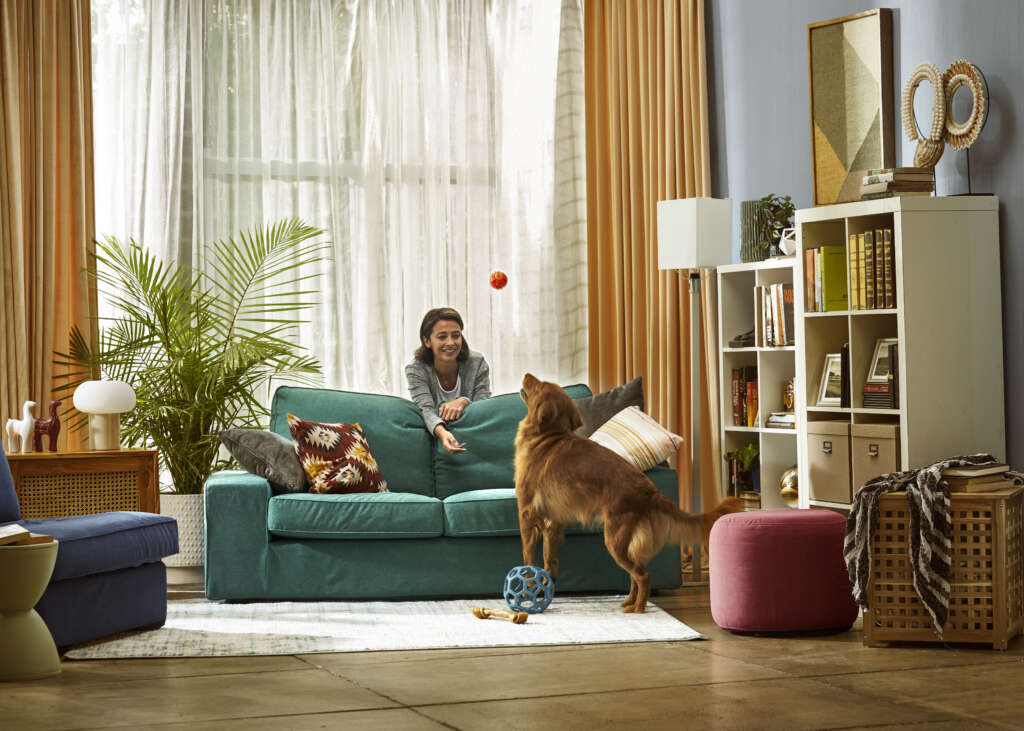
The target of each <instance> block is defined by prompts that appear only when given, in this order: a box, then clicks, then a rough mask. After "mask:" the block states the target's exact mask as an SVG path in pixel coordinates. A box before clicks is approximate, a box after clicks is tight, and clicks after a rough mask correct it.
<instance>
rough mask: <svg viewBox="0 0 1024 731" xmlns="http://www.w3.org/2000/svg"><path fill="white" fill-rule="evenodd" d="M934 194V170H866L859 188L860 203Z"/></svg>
mask: <svg viewBox="0 0 1024 731" xmlns="http://www.w3.org/2000/svg"><path fill="white" fill-rule="evenodd" d="M934 192H935V168H880V169H878V170H868V171H867V172H866V174H865V175H864V179H863V180H862V182H861V186H860V199H861V200H862V201H866V200H874V199H876V198H892V197H894V196H901V195H931V194H932V193H934Z"/></svg>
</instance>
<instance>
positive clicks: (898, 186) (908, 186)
mask: <svg viewBox="0 0 1024 731" xmlns="http://www.w3.org/2000/svg"><path fill="white" fill-rule="evenodd" d="M933 190H935V183H934V182H920V183H919V182H906V183H896V182H880V183H866V184H861V186H860V196H861V198H862V199H863V198H864V196H866V195H872V194H876V193H895V192H898V191H908V192H918V191H923V192H926V193H931V192H932V191H933Z"/></svg>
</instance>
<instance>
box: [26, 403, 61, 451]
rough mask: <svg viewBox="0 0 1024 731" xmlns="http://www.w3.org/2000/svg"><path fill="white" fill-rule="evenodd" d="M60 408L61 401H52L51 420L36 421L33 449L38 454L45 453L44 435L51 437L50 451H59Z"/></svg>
mask: <svg viewBox="0 0 1024 731" xmlns="http://www.w3.org/2000/svg"><path fill="white" fill-rule="evenodd" d="M58 406H60V401H51V402H50V418H49V419H36V425H35V432H34V434H33V440H32V448H33V449H34V450H36V451H37V452H42V451H43V434H45V435H46V436H47V437H49V440H48V441H49V443H50V451H51V452H56V451H57V435H58V434H60V417H59V416H57V407H58Z"/></svg>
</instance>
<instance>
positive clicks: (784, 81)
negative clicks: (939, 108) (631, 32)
mask: <svg viewBox="0 0 1024 731" xmlns="http://www.w3.org/2000/svg"><path fill="white" fill-rule="evenodd" d="M706 3H707V4H706V13H707V40H708V55H709V59H708V68H709V75H710V79H709V83H710V97H711V99H710V103H711V112H710V116H711V119H710V125H711V162H712V194H713V195H714V196H715V197H731V198H732V199H733V200H735V201H741V200H750V199H752V198H760V197H761V196H763V195H766V194H767V193H779V194H790V195H792V196H793V200H794V202H795V203H796V205H797V207H798V208H802V207H808V206H811V205H813V195H812V182H813V181H812V172H811V145H810V110H809V104H808V87H807V25H808V24H809V23H816V22H818V21H822V20H828V19H830V18H837V17H842V16H845V15H851V14H853V13H858V12H861V11H863V10H869V9H871V7H873V6H871V5H863V4H860V3H852V2H844V1H843V0H706ZM887 7H891V8H892V9H893V46H894V48H893V66H894V79H893V89H894V93H895V96H896V99H895V102H894V108H895V116H896V119H894V120H893V133H894V134H895V135H896V140H897V143H896V164H897V165H912V164H913V158H914V146H915V144H916V143H912V142H910V141H908V140H907V139H906V137H905V136H904V135H903V133H902V129H901V127H900V120H899V95H900V93H901V91H902V88H903V83H904V81H905V80H906V78H907V76H908V75H909V74H910V72H911V71H912V70H913V69H914V67H915V66H917V64H918V63H921V62H922V61H930V62H932V63H934V64H935V65H936V66H937V67H938V68H939V71H940V73H941V72H942V71H944V70H945V68H946V66H948V65H949V63H950V62H952V61H954V60H956V59H958V58H966V59H967V60H969V61H971V62H972V63H974V64H975V65H976V66H978V67H979V68H980V69H981V70H982V71H983V72H984V74H985V77H986V79H987V80H988V86H989V92H990V95H991V108H990V117H989V120H988V124H987V126H986V127H985V129H984V131H983V133H982V135H981V137H980V138H979V140H978V142H977V143H976V144H975V145H974V147H972V148H971V160H970V162H971V189H972V190H973V191H974V192H975V193H978V192H985V193H994V194H995V195H997V196H999V202H1000V211H999V228H1000V238H1001V247H1002V266H1003V281H1002V287H1003V328H1004V341H1003V351H1004V357H1005V372H1006V376H1007V377H1006V402H1007V409H1006V426H1007V448H1008V455H1007V457H1008V459H1009V460H1010V462H1011V463H1012V464H1013V466H1014V467H1016V468H1017V469H1024V443H1022V442H1024V382H1022V379H1019V378H1016V377H1015V376H1016V375H1017V373H1018V372H1019V371H1020V370H1021V368H1022V365H1021V364H1022V363H1024V296H1022V294H1021V291H1020V289H1021V288H1020V285H1021V283H1022V282H1024V249H1022V246H1024V205H1022V204H1024V135H1019V134H1017V131H1016V126H1017V123H1018V122H1020V121H1024V43H1022V42H1021V38H1022V37H1024V2H1021V0H974V1H973V2H972V1H970V0H962V1H961V2H955V1H954V0H905V1H904V2H900V3H892V4H889V5H888V6H887ZM921 90H923V91H924V93H923V94H922V93H918V95H917V100H916V101H917V104H916V107H917V108H918V110H919V111H920V110H921V109H922V103H921V102H922V98H924V97H929V96H930V93H929V92H930V87H929V86H928V85H924V86H922V87H921ZM923 106H924V109H927V110H930V100H926V102H925V104H924V105H923ZM928 120H930V111H929V112H928V116H926V118H925V121H924V122H923V124H927V121H928ZM936 190H937V193H938V194H939V195H951V194H956V193H965V192H967V176H966V153H964V152H957V151H954V150H953V149H952V148H949V147H948V146H947V148H946V152H945V154H944V155H943V157H942V160H941V161H940V162H939V164H938V166H937V168H936ZM734 238H736V239H737V240H736V241H734V253H733V259H734V261H739V242H738V237H736V236H734ZM936 398H940V399H941V394H937V395H936ZM950 416H951V417H952V416H954V415H952V414H951V415H950Z"/></svg>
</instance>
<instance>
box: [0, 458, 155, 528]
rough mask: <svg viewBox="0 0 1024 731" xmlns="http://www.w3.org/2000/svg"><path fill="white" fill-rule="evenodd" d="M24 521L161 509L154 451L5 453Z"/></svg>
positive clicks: (146, 511) (145, 511)
mask: <svg viewBox="0 0 1024 731" xmlns="http://www.w3.org/2000/svg"><path fill="white" fill-rule="evenodd" d="M7 460H8V462H9V463H10V465H11V474H12V475H13V476H14V489H15V491H16V492H17V493H18V502H19V503H20V505H21V517H22V518H23V519H25V520H35V519H38V518H60V517H64V516H68V515H87V514H90V513H105V512H108V511H112V510H134V511H139V512H143V513H159V512H160V493H159V490H158V488H157V481H158V480H157V477H158V474H159V472H158V468H157V452H156V450H155V449H120V450H110V451H95V452H29V453H28V454H9V455H7Z"/></svg>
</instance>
